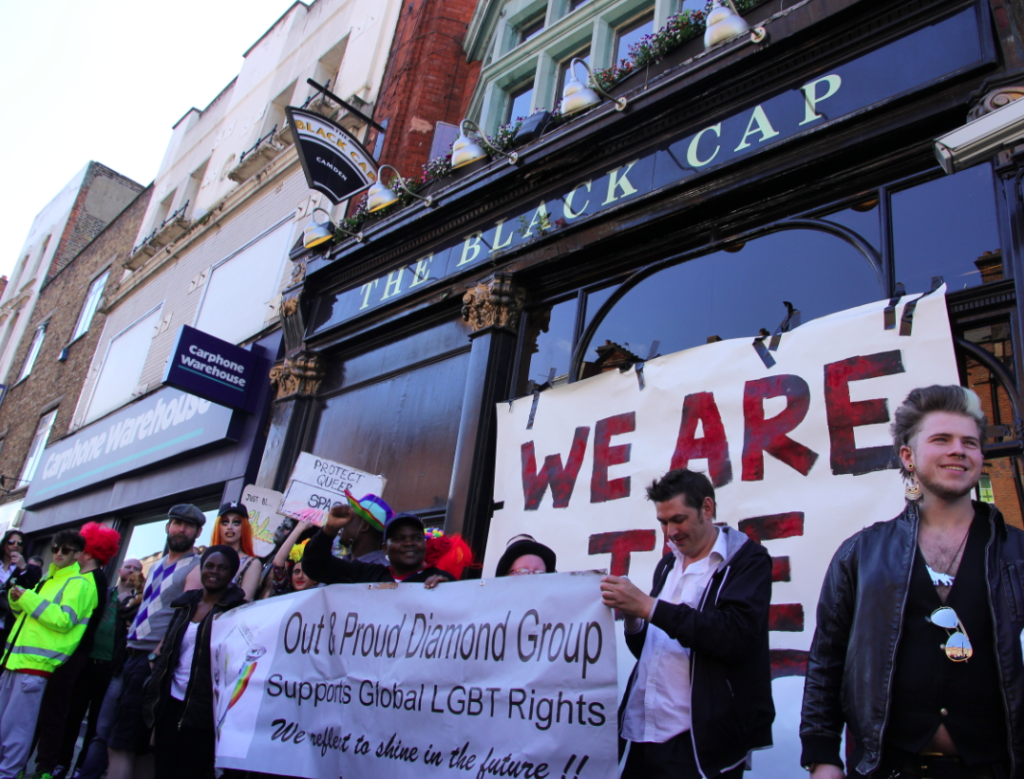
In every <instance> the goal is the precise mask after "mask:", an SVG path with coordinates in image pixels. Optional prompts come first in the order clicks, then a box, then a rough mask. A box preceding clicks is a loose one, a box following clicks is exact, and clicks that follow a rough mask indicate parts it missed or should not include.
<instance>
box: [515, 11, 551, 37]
mask: <svg viewBox="0 0 1024 779" xmlns="http://www.w3.org/2000/svg"><path fill="white" fill-rule="evenodd" d="M543 29H544V13H543V12H541V13H539V14H537V15H536V16H534V17H531V18H530V19H527V20H526V21H525V22H523V23H522V24H521V25H519V27H518V28H517V30H516V32H517V33H518V39H519V43H526V42H527V41H528V40H530V38H535V37H536V36H537V35H539V34H540V31H541V30H543Z"/></svg>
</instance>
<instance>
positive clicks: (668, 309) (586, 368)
mask: <svg viewBox="0 0 1024 779" xmlns="http://www.w3.org/2000/svg"><path fill="white" fill-rule="evenodd" d="M804 224H806V222H804ZM823 227H824V225H823ZM785 228H786V223H784V222H783V223H779V226H778V229H779V231H778V232H774V233H770V234H768V235H765V236H762V237H760V238H757V239H755V240H752V241H750V242H748V243H746V244H740V245H735V246H731V247H729V248H728V249H727V250H722V251H717V252H714V253H713V254H707V255H704V256H703V257H697V258H695V259H692V260H688V261H686V262H682V263H679V264H677V265H672V266H670V267H667V268H661V269H654V270H653V271H651V272H648V273H647V274H646V275H640V276H638V278H637V279H634V280H633V281H632V282H631V283H627V284H625V285H623V287H622V289H620V290H619V292H618V293H616V295H614V296H613V297H612V298H611V299H610V300H609V301H608V303H606V304H605V306H604V307H603V309H602V310H601V311H600V312H599V313H598V314H597V316H596V317H595V319H594V320H593V322H592V323H591V324H590V326H589V327H588V328H587V332H586V333H584V338H583V343H584V344H586V345H585V347H584V348H583V349H582V350H581V351H580V352H579V353H578V355H579V356H581V357H582V365H580V366H577V371H576V376H577V377H586V376H588V375H591V374H592V373H594V372H598V371H600V370H601V368H602V366H603V365H607V363H608V362H609V361H612V362H615V361H616V360H617V359H621V357H622V355H623V353H627V356H628V355H629V354H631V355H636V356H637V357H639V358H641V359H647V358H649V357H653V356H655V355H658V354H668V353H670V352H676V351H680V350H682V349H688V348H690V347H693V346H698V345H700V344H704V343H707V342H708V341H709V340H716V339H718V338H722V339H729V338H740V337H744V338H745V337H751V338H753V337H754V336H756V335H757V334H758V332H759V331H760V330H761V329H762V328H764V329H767V330H769V331H772V332H774V330H775V328H776V327H777V326H778V325H779V323H780V322H781V321H782V320H783V319H784V318H785V317H786V307H785V306H784V304H783V301H789V302H791V303H792V304H793V305H794V306H795V308H797V309H798V310H799V311H800V312H801V317H802V321H804V322H806V321H808V320H811V319H816V318H818V317H820V316H824V315H826V314H831V313H833V312H835V311H841V310H843V309H847V308H852V307H854V306H858V305H862V304H864V303H868V302H871V301H873V300H878V299H880V298H882V297H885V295H886V292H885V288H884V286H883V285H882V282H881V280H880V269H879V268H878V267H877V265H876V261H873V260H872V259H869V257H868V255H867V254H865V253H864V252H863V251H862V250H861V249H859V248H857V247H856V246H855V245H854V244H853V243H852V242H851V241H849V240H844V239H843V238H841V237H838V236H836V235H833V234H830V233H828V232H824V231H822V230H816V229H785ZM589 310H590V306H588V311H589Z"/></svg>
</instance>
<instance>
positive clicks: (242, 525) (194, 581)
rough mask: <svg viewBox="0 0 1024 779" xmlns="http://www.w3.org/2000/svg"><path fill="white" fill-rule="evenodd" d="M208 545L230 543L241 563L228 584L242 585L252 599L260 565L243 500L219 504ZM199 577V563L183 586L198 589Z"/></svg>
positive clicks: (256, 587) (248, 597) (259, 573)
mask: <svg viewBox="0 0 1024 779" xmlns="http://www.w3.org/2000/svg"><path fill="white" fill-rule="evenodd" d="M210 546H230V547H231V548H232V549H234V550H235V553H236V554H237V555H238V559H239V561H240V564H239V568H238V571H237V573H235V578H234V579H233V580H232V582H231V583H232V584H235V585H237V586H239V587H241V588H242V591H243V592H244V593H245V599H246V600H247V601H251V600H254V599H255V597H256V590H258V589H259V586H260V578H261V574H262V572H263V567H262V566H261V565H260V563H259V560H258V559H257V558H256V552H254V551H253V548H252V524H251V523H250V522H249V509H248V508H246V505H245V504H244V503H242V502H241V501H239V500H231V501H228V502H227V503H225V504H224V505H222V506H221V507H220V511H219V512H218V513H217V524H216V525H214V527H213V533H211V534H210ZM199 576H200V573H199V566H196V567H195V568H193V569H192V571H191V572H190V573H189V575H188V578H187V579H186V580H185V589H186V590H198V589H199V588H200V587H202V584H201V583H200V580H199Z"/></svg>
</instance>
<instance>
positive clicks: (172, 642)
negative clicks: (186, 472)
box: [143, 544, 245, 779]
mask: <svg viewBox="0 0 1024 779" xmlns="http://www.w3.org/2000/svg"><path fill="white" fill-rule="evenodd" d="M199 570H200V571H201V572H202V574H201V577H200V579H201V586H202V589H199V590H186V591H185V592H184V593H183V594H182V595H180V596H179V597H177V598H175V599H174V602H173V603H172V604H171V605H172V606H173V607H174V616H173V618H172V619H171V624H170V626H169V627H168V628H167V633H166V635H165V636H164V641H163V643H162V644H161V646H160V652H159V655H158V657H157V659H156V662H155V663H154V665H153V675H152V676H150V677H149V681H147V682H146V689H145V704H144V706H143V715H144V716H145V718H146V726H147V727H150V728H155V732H154V738H153V753H154V756H155V758H156V760H155V767H156V779H165V778H166V779H181V777H195V778H196V779H199V778H200V777H201V778H202V779H213V776H214V767H213V762H214V746H215V742H216V736H215V731H216V726H215V723H214V717H213V674H212V671H211V666H212V663H211V662H210V660H211V652H210V636H211V633H212V628H213V619H214V617H216V616H217V615H218V614H223V613H224V612H225V611H228V610H230V609H233V608H235V607H236V606H241V605H242V604H243V603H245V593H243V592H242V590H241V588H239V587H238V586H236V585H235V584H234V583H233V580H234V577H235V576H236V574H237V573H238V570H239V558H238V553H237V552H236V551H235V550H234V548H233V547H230V546H226V545H223V544H221V545H214V546H210V547H209V548H208V549H207V550H206V551H205V552H203V557H202V559H201V560H200V563H199Z"/></svg>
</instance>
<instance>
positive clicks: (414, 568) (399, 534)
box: [302, 505, 455, 588]
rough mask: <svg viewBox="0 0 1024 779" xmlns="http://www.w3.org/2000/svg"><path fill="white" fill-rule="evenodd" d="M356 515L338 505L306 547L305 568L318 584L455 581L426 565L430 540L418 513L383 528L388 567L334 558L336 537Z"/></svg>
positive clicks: (396, 517) (400, 517)
mask: <svg viewBox="0 0 1024 779" xmlns="http://www.w3.org/2000/svg"><path fill="white" fill-rule="evenodd" d="M355 516H356V513H355V511H353V510H352V507H351V506H340V505H339V506H335V507H334V508H332V509H331V511H330V513H329V514H328V515H327V522H326V523H325V524H324V526H323V527H322V528H320V532H319V533H317V534H316V535H315V536H313V537H312V538H311V539H310V540H309V543H308V544H306V551H305V553H304V554H303V556H302V567H303V570H304V571H305V572H306V573H307V574H308V575H309V576H311V577H313V578H314V579H315V580H316V581H318V582H322V583H324V584H338V583H342V582H344V583H360V582H423V583H425V584H426V586H427V587H428V588H432V587H436V586H437V585H438V584H439V583H440V582H443V581H455V577H453V576H452V575H451V574H449V573H447V572H446V571H442V570H441V569H440V568H434V567H431V566H428V565H426V562H425V557H426V554H427V539H426V536H424V534H423V521H422V520H421V519H420V518H419V517H417V516H416V515H415V514H395V515H394V516H393V517H391V518H390V519H389V520H388V521H387V523H386V524H385V525H384V553H385V554H386V555H387V558H388V564H387V565H384V564H381V563H365V562H363V561H361V560H342V559H339V558H336V557H333V556H332V555H331V546H332V545H333V544H334V539H335V537H336V536H337V535H338V533H340V532H342V531H343V530H344V528H345V527H346V526H348V525H349V524H350V523H351V522H352V521H353V520H354V519H355Z"/></svg>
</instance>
